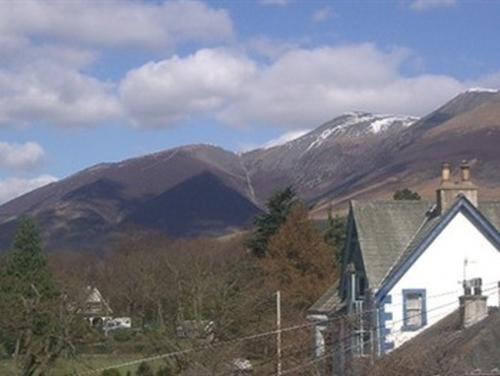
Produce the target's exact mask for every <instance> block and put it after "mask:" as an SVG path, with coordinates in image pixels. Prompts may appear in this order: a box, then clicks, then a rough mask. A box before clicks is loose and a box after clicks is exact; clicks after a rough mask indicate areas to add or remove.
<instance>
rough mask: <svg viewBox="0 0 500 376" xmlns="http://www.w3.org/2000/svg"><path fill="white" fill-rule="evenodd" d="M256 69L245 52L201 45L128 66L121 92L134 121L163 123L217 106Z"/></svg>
mask: <svg viewBox="0 0 500 376" xmlns="http://www.w3.org/2000/svg"><path fill="white" fill-rule="evenodd" d="M256 71H257V67H256V65H255V63H254V62H252V61H250V60H249V59H247V58H246V57H244V56H241V55H236V54H233V53H231V52H229V51H225V50H222V49H204V50H199V51H198V52H196V53H195V54H193V55H190V56H187V57H185V58H180V57H178V56H174V57H172V58H170V59H167V60H163V61H160V62H151V63H148V64H146V65H143V66H142V67H139V68H138V69H135V70H132V71H130V72H129V73H128V74H127V75H126V77H125V79H124V80H123V82H122V83H121V85H120V90H119V91H120V98H121V100H122V103H123V106H124V108H125V109H126V111H127V114H128V115H129V116H130V117H131V119H132V120H133V122H134V124H135V125H137V126H140V127H167V126H171V125H176V124H177V123H179V122H180V121H183V120H187V119H188V118H190V117H192V116H200V115H201V116H203V115H210V114H212V113H214V112H217V111H218V110H219V109H220V108H221V106H223V105H225V104H226V103H227V102H228V101H231V100H235V99H236V98H238V97H239V96H240V95H242V92H244V88H245V85H247V83H248V82H250V81H251V80H252V78H253V77H254V76H255V73H256Z"/></svg>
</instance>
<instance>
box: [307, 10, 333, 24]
mask: <svg viewBox="0 0 500 376" xmlns="http://www.w3.org/2000/svg"><path fill="white" fill-rule="evenodd" d="M333 17H335V12H334V11H333V9H332V8H330V7H323V8H320V9H317V10H316V11H315V12H314V13H313V14H312V20H313V21H314V22H325V21H327V20H329V19H331V18H333Z"/></svg>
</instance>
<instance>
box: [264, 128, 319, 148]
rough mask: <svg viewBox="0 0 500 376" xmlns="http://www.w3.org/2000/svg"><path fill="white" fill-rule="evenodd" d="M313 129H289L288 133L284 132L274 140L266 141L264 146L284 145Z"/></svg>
mask: <svg viewBox="0 0 500 376" xmlns="http://www.w3.org/2000/svg"><path fill="white" fill-rule="evenodd" d="M310 131H311V130H310V129H297V130H293V131H289V132H286V133H283V134H282V135H281V136H279V137H276V138H274V139H272V140H269V141H268V142H266V143H265V144H264V145H262V147H263V148H265V149H267V148H272V147H274V146H278V145H283V144H286V143H287V142H290V141H293V140H295V139H297V138H299V137H302V136H303V135H305V134H306V133H309V132H310Z"/></svg>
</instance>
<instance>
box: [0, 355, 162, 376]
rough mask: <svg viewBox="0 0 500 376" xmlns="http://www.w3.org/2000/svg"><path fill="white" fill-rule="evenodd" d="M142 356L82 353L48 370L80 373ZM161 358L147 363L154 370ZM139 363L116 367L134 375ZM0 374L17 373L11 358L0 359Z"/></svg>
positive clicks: (57, 374)
mask: <svg viewBox="0 0 500 376" xmlns="http://www.w3.org/2000/svg"><path fill="white" fill-rule="evenodd" d="M141 358H144V356H143V355H142V354H130V355H82V356H79V357H78V358H73V359H60V360H59V361H58V362H57V364H56V367H55V368H54V369H53V370H51V371H50V374H51V375H54V376H65V375H80V374H86V372H89V371H92V370H96V369H100V368H104V367H108V366H112V365H117V364H121V363H126V362H131V361H134V360H138V359H141ZM163 364H164V363H163V361H162V360H155V361H152V362H149V365H150V366H151V367H152V368H153V369H154V370H156V369H157V368H158V367H160V366H161V365H163ZM138 366H139V364H138V363H137V364H134V365H130V366H125V367H121V368H118V370H119V371H120V373H121V374H122V375H124V376H125V375H126V374H127V371H131V373H132V375H134V373H135V370H136V369H137V367H138ZM99 374H100V372H97V373H93V374H92V375H99ZM0 375H2V376H11V375H12V376H17V375H19V373H18V372H17V371H16V368H15V365H14V363H13V362H12V361H11V360H1V361H0Z"/></svg>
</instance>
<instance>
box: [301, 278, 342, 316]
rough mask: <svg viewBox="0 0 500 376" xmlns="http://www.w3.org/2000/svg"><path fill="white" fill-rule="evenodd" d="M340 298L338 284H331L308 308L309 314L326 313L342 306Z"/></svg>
mask: <svg viewBox="0 0 500 376" xmlns="http://www.w3.org/2000/svg"><path fill="white" fill-rule="evenodd" d="M342 306H343V303H342V299H341V298H340V296H339V294H338V285H333V286H332V287H330V288H329V289H328V290H326V292H325V293H324V294H323V295H321V297H320V298H319V299H318V300H317V301H316V303H314V304H313V306H312V307H311V308H309V311H308V313H309V314H319V315H328V314H329V313H332V312H333V311H336V310H338V309H340V308H342Z"/></svg>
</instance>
